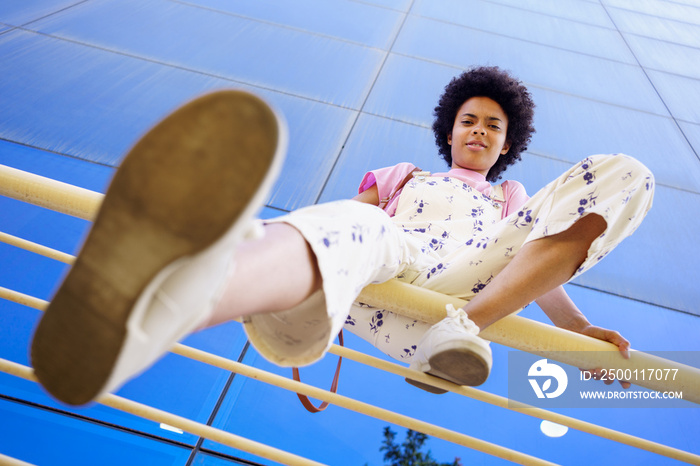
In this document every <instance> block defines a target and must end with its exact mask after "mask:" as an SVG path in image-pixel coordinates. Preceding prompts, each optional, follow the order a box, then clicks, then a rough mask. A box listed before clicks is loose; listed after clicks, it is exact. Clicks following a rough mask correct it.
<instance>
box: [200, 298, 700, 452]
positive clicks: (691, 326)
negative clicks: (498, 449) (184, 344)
mask: <svg viewBox="0 0 700 466" xmlns="http://www.w3.org/2000/svg"><path fill="white" fill-rule="evenodd" d="M568 289H569V293H570V294H571V296H572V297H573V299H574V300H575V301H576V302H577V303H578V305H579V306H580V307H581V309H583V310H584V311H585V312H586V314H587V315H588V316H589V317H590V319H591V321H592V322H594V323H596V324H598V325H602V326H606V327H608V328H613V329H617V330H620V331H621V332H623V334H624V335H626V336H628V337H629V338H630V339H632V340H633V341H634V342H635V347H638V348H643V347H645V346H647V345H653V344H654V342H655V341H657V340H658V339H664V338H667V339H668V340H667V341H669V342H670V341H673V339H674V338H676V337H678V336H679V337H680V338H682V339H683V341H684V342H686V343H687V344H685V343H684V344H682V345H680V346H678V345H677V346H675V347H674V348H678V349H684V350H697V349H698V347H697V340H696V339H695V338H694V337H693V335H694V332H697V328H698V322H697V318H694V317H692V316H689V315H686V314H681V313H668V315H667V316H665V319H667V320H665V322H663V323H661V324H660V325H659V326H658V327H656V328H655V329H654V330H653V332H650V330H649V328H648V325H649V321H650V320H648V319H656V318H658V317H656V316H658V314H659V312H661V311H660V309H658V308H655V307H653V306H650V305H648V304H643V303H640V302H635V301H631V300H626V299H623V298H620V297H616V296H611V295H608V294H604V293H600V292H596V291H593V290H589V289H585V288H580V287H574V286H569V287H568ZM611 310H614V312H611ZM589 311H590V312H589ZM523 315H526V316H527V317H530V318H535V319H537V320H542V321H546V320H547V319H546V317H544V316H543V314H542V313H541V312H540V311H539V310H538V308H537V307H536V306H531V307H529V308H527V309H526V310H525V311H523ZM676 327H678V329H680V328H681V327H683V329H682V330H680V331H681V333H682V335H680V334H679V333H677V332H678V330H677V328H676ZM346 345H347V346H348V347H350V348H353V349H356V350H359V351H362V352H365V353H368V354H371V355H374V356H378V357H383V358H386V357H385V356H382V355H381V354H379V353H378V352H377V350H376V349H374V348H373V347H372V346H370V345H369V344H368V343H366V342H364V341H362V340H359V339H358V338H357V337H355V336H353V335H351V334H346ZM492 347H493V352H494V369H493V373H492V376H491V378H490V379H489V380H488V381H487V382H486V384H485V385H484V386H482V387H480V388H483V389H485V390H487V391H489V392H491V393H496V394H499V395H502V396H504V395H505V394H506V393H507V378H508V373H507V354H508V352H509V351H510V350H509V349H508V348H505V347H502V346H500V345H495V344H494V345H492ZM326 359H327V360H324V361H322V362H321V363H319V364H317V365H314V366H312V367H308V368H304V369H302V380H303V381H304V382H308V383H310V384H312V385H315V386H319V387H327V386H328V384H329V382H330V378H331V374H332V373H333V366H334V364H335V357H333V356H329V357H328V358H326ZM246 363H248V364H253V365H254V366H255V367H260V368H263V369H265V370H269V371H271V372H273V373H278V374H282V375H283V376H285V377H289V376H290V375H289V373H290V370H289V369H279V368H277V367H275V366H272V365H270V364H269V363H267V362H265V361H264V360H262V359H261V358H260V357H259V356H256V355H255V353H252V354H250V356H247V357H246ZM234 385H235V388H234V387H232V389H231V391H230V392H229V394H228V397H230V398H228V397H227V399H226V401H225V402H224V405H223V406H222V410H221V412H220V417H219V418H217V420H216V423H215V425H216V426H217V427H220V428H224V429H226V430H227V431H230V432H233V433H236V434H240V435H244V436H246V437H249V438H253V439H255V440H258V441H264V442H266V443H270V444H272V445H273V446H276V447H280V448H283V449H287V450H292V451H294V452H295V453H298V454H301V455H302V456H307V457H310V458H312V459H315V460H318V461H322V462H324V463H328V464H363V463H364V462H368V463H369V464H381V454H380V453H379V451H378V450H379V446H380V442H381V438H382V437H381V429H382V428H383V427H384V426H385V425H388V423H387V422H383V421H377V420H374V419H371V418H367V417H365V416H363V415H359V414H353V413H350V412H349V411H346V410H345V409H340V408H336V407H333V406H331V407H329V408H328V410H327V411H325V412H323V413H322V414H316V415H310V414H308V413H306V412H305V411H304V410H303V408H302V407H301V405H300V404H299V403H298V401H297V400H296V397H295V396H294V394H292V393H290V392H287V391H283V390H279V389H277V388H274V387H270V386H267V385H265V384H262V383H259V382H256V381H254V380H250V379H245V378H241V379H240V380H238V381H236V382H234ZM339 387H340V388H339V393H340V394H342V395H348V396H352V397H355V398H357V399H359V400H361V401H365V402H368V403H372V404H377V405H379V406H382V407H385V408H387V409H392V410H395V411H397V412H399V413H403V414H407V415H411V416H415V417H417V418H419V419H421V420H425V421H427V422H434V423H438V424H440V425H442V426H445V427H447V428H450V429H454V430H456V431H458V432H462V433H465V434H467V435H473V436H475V437H477V438H482V439H485V440H487V441H491V442H495V443H497V444H502V445H506V446H508V447H510V448H515V449H518V450H521V451H524V452H526V453H529V454H533V455H536V456H538V457H543V458H546V459H550V460H552V461H557V462H559V463H561V464H577V458H579V459H580V457H581V451H580V445H581V444H583V445H586V447H588V446H591V445H596V448H603V449H606V451H607V449H609V448H613V449H619V451H618V454H621V455H631V457H634V458H635V461H639V462H641V463H644V461H652V460H653V461H655V460H656V459H657V457H656V456H654V457H651V455H650V454H649V453H646V452H643V451H640V450H636V449H633V448H631V447H626V446H616V445H615V444H614V443H613V442H610V441H607V440H605V439H600V438H597V437H594V436H590V435H587V434H580V433H577V432H575V431H570V433H569V434H567V436H565V437H564V438H562V439H561V442H564V443H566V445H567V447H566V448H564V447H557V448H552V447H550V446H549V444H547V443H546V442H548V441H549V440H546V439H545V438H544V437H543V436H542V434H541V432H540V431H539V427H538V426H539V421H538V420H536V419H534V418H529V417H527V416H524V415H520V414H518V413H514V412H510V411H507V410H504V409H500V408H496V407H493V406H490V405H487V404H485V403H480V402H477V401H474V400H470V399H468V398H463V397H458V396H453V395H444V396H434V395H429V394H427V393H425V392H422V391H420V390H418V389H415V388H413V387H410V386H408V385H407V384H405V383H404V382H403V380H401V378H400V377H397V376H392V375H388V374H385V373H382V372H380V371H377V370H374V369H371V368H366V367H363V366H361V365H358V364H356V363H354V362H351V361H347V360H346V361H345V362H344V363H343V368H342V370H341V378H340V386H339ZM241 407H245V408H246V409H241ZM662 411H665V412H662V413H653V412H651V410H642V409H639V410H626V411H625V416H621V417H622V418H625V419H620V417H618V416H608V415H606V413H607V412H608V410H606V411H605V412H603V411H601V410H590V409H581V410H577V412H576V413H571V414H573V415H574V416H576V417H585V418H587V419H589V420H591V421H593V420H594V419H595V421H594V422H596V423H599V424H602V425H604V426H608V427H612V428H616V429H620V430H622V431H624V432H631V433H633V434H634V435H640V436H642V437H644V438H650V439H654V440H656V441H661V442H664V443H668V444H671V445H674V446H678V447H682V448H687V449H690V450H691V451H697V450H698V446H697V445H696V444H695V443H694V442H695V440H694V434H692V433H689V432H687V431H678V432H676V431H677V428H676V427H673V426H672V423H673V422H679V423H680V424H681V425H682V426H683V428H684V429H687V428H693V429H694V428H695V426H696V425H697V419H696V418H695V417H694V416H693V413H692V412H689V411H688V410H682V411H683V412H681V410H662ZM673 411H675V412H673ZM567 414H569V413H567ZM628 415H629V416H632V418H634V419H635V424H634V425H631V424H628V423H627V422H626V418H627V416H628ZM657 415H659V416H660V418H659V422H661V423H662V424H664V425H666V424H668V425H669V426H670V428H671V432H669V431H662V430H658V429H656V424H655V423H654V422H651V421H652V420H653V419H655V418H656V416H657ZM480 419H481V420H483V419H489V422H488V423H484V422H480V421H479V420H480ZM674 420H675V421H674ZM340 426H349V427H347V428H341V427H340ZM392 428H393V430H394V431H398V432H400V436H399V437H398V438H397V439H398V440H401V438H402V435H403V429H400V428H397V427H395V426H393V427H392ZM674 432H675V433H677V434H678V437H675V436H674ZM309 439H312V440H309ZM543 442H545V443H543ZM576 444H579V447H578V448H574V445H576ZM327 445H333V450H332V451H328V450H327V449H326V447H327ZM429 446H430V449H431V451H432V453H433V456H434V457H435V458H438V459H441V460H443V461H446V460H448V459H449V460H451V459H452V458H454V457H455V456H457V457H460V458H461V459H462V461H463V464H470V463H475V464H485V463H486V464H490V463H489V461H492V459H489V457H487V456H486V455H483V454H481V453H477V452H473V451H471V450H468V449H466V448H463V447H460V446H456V445H451V444H446V443H444V442H440V441H438V440H437V439H435V438H431V440H430V441H429ZM204 447H206V448H211V449H214V450H216V451H220V452H223V453H227V454H232V455H235V456H241V457H243V458H249V459H252V460H259V459H257V458H254V457H250V456H246V455H245V454H243V453H240V452H238V451H236V450H233V449H229V448H226V447H222V446H220V445H217V444H214V443H212V442H208V441H205V444H204ZM569 447H570V448H569ZM625 458H627V456H625ZM470 459H471V460H472V461H471V462H467V461H468V460H470ZM661 462H662V464H663V459H661ZM204 464H206V463H204ZM214 464H216V463H214ZM266 464H267V463H266ZM496 464H499V463H496Z"/></svg>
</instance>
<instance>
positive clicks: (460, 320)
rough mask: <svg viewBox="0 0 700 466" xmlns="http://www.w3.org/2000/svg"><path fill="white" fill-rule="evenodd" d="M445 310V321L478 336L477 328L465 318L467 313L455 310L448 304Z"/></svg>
mask: <svg viewBox="0 0 700 466" xmlns="http://www.w3.org/2000/svg"><path fill="white" fill-rule="evenodd" d="M445 309H446V310H447V318H446V319H445V320H447V321H448V322H450V323H452V324H453V325H456V326H458V327H461V328H463V329H465V330H466V331H467V332H469V333H471V334H473V335H478V334H479V332H480V330H479V327H478V326H477V325H476V324H475V323H474V322H473V321H472V320H471V319H470V318H469V317H468V316H467V313H466V312H464V309H462V308H459V309H455V307H454V306H453V305H452V304H448V305H447V306H445Z"/></svg>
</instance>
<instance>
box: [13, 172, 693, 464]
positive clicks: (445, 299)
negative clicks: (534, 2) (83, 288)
mask: <svg viewBox="0 0 700 466" xmlns="http://www.w3.org/2000/svg"><path fill="white" fill-rule="evenodd" d="M0 194H2V195H5V196H8V197H12V198H14V199H19V200H23V201H26V202H29V203H32V204H35V205H40V206H42V207H46V208H49V209H51V210H55V211H58V212H62V213H65V214H68V215H73V216H76V217H80V218H83V219H87V220H90V219H92V218H94V215H95V213H96V211H97V209H98V208H99V205H100V203H101V200H102V195H101V194H99V193H95V192H93V191H89V190H85V189H82V188H77V187H75V186H71V185H68V184H65V183H61V182H58V181H55V180H50V179H47V178H44V177H41V176H38V175H33V174H29V173H26V172H22V171H20V170H16V169H13V168H9V167H5V166H3V165H0ZM0 241H2V242H6V243H8V244H11V245H14V246H17V247H20V248H23V249H26V250H29V251H32V252H35V253H37V254H41V255H44V256H46V257H51V258H53V259H56V260H59V261H62V262H65V263H68V264H70V263H72V261H73V257H72V256H70V255H68V254H65V253H62V252H60V251H55V250H53V249H50V248H47V247H45V246H41V245H38V244H35V243H32V242H29V241H26V240H23V239H21V238H17V237H14V236H11V235H7V234H4V233H0ZM0 298H4V299H7V300H10V301H14V302H17V303H20V304H23V305H26V306H29V307H33V308H36V309H42V310H43V309H45V308H46V306H47V305H48V303H47V302H46V301H44V300H41V299H38V298H34V297H31V296H27V295H24V294H22V293H18V292H16V291H13V290H8V289H6V288H0ZM361 299H362V300H363V301H364V302H367V303H368V304H371V305H374V306H377V307H381V308H384V309H388V310H391V311H393V312H396V313H399V314H403V315H406V316H408V317H411V318H414V319H420V320H423V321H426V322H437V321H439V320H440V319H442V318H443V317H444V315H445V305H446V304H448V303H451V304H453V305H455V306H456V307H461V306H463V305H464V304H465V302H464V301H462V300H459V299H457V298H453V297H449V296H445V295H441V294H439V293H435V292H432V291H428V290H425V289H421V288H418V287H414V286H411V285H407V284H405V283H401V282H398V281H390V282H387V283H384V284H382V285H371V286H369V287H367V288H366V289H365V290H364V291H363V293H362V295H361ZM482 335H483V336H484V337H485V338H487V339H489V340H491V341H494V342H497V343H500V344H503V345H506V346H509V347H512V348H516V349H520V350H523V351H528V352H532V353H536V354H538V355H542V356H544V357H549V358H551V359H555V360H559V361H560V362H563V363H566V364H571V365H574V366H576V367H587V368H594V367H606V368H613V369H618V368H620V369H631V370H634V369H635V368H645V369H648V368H650V367H657V366H658V367H661V366H663V367H664V368H676V369H678V373H677V374H678V375H677V377H676V381H674V390H682V391H683V396H684V399H686V400H689V401H693V402H695V403H700V370H698V369H696V368H693V367H690V366H685V365H682V364H679V363H676V362H673V361H668V360H664V359H661V358H657V357H655V356H652V355H649V354H645V353H642V352H636V351H635V352H632V354H631V357H630V359H629V360H625V359H623V358H621V357H620V355H619V353H618V351H617V349H616V348H615V347H614V346H613V345H610V344H609V343H606V342H602V341H600V340H596V339H593V338H589V337H586V336H583V335H579V334H576V333H573V332H568V331H566V330H561V329H558V328H555V327H552V326H549V325H545V324H541V323H538V322H534V321H531V320H529V319H525V318H523V317H519V316H509V317H506V318H504V319H502V320H501V321H499V322H497V323H496V324H493V325H491V326H490V327H489V328H487V329H486V330H484V332H482ZM564 351H566V352H572V353H570V354H572V355H575V356H574V357H568V359H567V357H562V354H566V353H562V352H564ZM601 351H602V353H601ZM172 352H173V353H176V354H180V355H182V356H185V357H189V358H192V359H195V360H198V361H201V362H204V363H207V364H211V365H214V366H217V367H220V368H223V369H225V370H228V371H232V372H234V373H237V374H241V375H244V376H246V377H251V378H254V379H256V380H260V381H262V382H265V383H269V384H272V385H275V386H278V387H281V388H284V389H287V390H291V391H293V392H297V393H301V394H304V395H307V396H312V397H314V398H318V399H320V400H323V401H328V402H330V403H333V404H335V405H337V406H341V407H344V408H347V409H351V410H354V411H357V412H359V413H363V414H366V415H369V416H373V417H376V418H379V419H382V420H384V421H387V422H391V423H394V424H397V425H401V426H403V427H407V428H410V429H413V430H416V431H420V432H423V433H425V434H427V435H431V436H435V437H438V438H442V439H444V440H448V441H450V442H453V443H456V444H459V445H463V446H465V447H468V448H472V449H475V450H478V451H482V452H484V453H488V454H491V455H494V456H497V457H500V458H504V459H507V460H510V461H514V462H516V463H520V464H528V465H529V464H533V465H541V464H551V463H549V462H547V461H545V460H542V459H539V458H535V457H533V456H530V455H526V454H524V453H521V452H518V451H515V450H511V449H508V448H505V447H502V446H499V445H496V444H493V443H489V442H486V441H483V440H480V439H477V438H474V437H470V436H467V435H464V434H461V433H459V432H455V431H451V430H448V429H445V428H442V427H439V426H436V425H433V424H429V423H426V422H423V421H420V420H417V419H414V418H410V417H407V416H404V415H400V414H397V413H394V412H392V411H388V410H385V409H382V408H380V407H376V406H372V405H369V404H367V403H363V402H360V401H357V400H354V399H351V398H348V397H344V396H342V395H338V394H334V393H330V392H328V391H326V390H322V389H319V388H316V387H313V386H310V385H307V384H303V383H301V382H295V381H293V380H290V379H287V378H284V377H281V376H278V375H276V374H272V373H269V372H265V371H262V370H260V369H256V368H253V367H250V366H247V365H244V364H241V363H237V362H235V361H231V360H228V359H225V358H221V357H219V356H215V355H212V354H209V353H205V352H203V351H200V350H197V349H194V348H190V347H187V346H184V345H176V346H175V347H174V348H173V350H172ZM554 352H556V353H554ZM586 352H588V353H589V354H596V356H597V358H596V359H595V360H592V359H590V358H588V357H586ZM592 352H595V353H592ZM331 353H334V354H337V355H339V356H342V357H344V358H348V359H352V360H355V361H357V362H360V363H362V364H367V365H370V366H372V367H375V368H378V369H380V370H384V371H387V372H391V373H394V374H397V375H400V376H402V377H409V378H411V379H414V380H418V381H420V382H424V383H427V384H431V385H434V386H437V387H439V388H443V389H446V390H449V391H452V392H454V393H457V394H460V395H464V396H467V397H471V398H474V399H476V400H480V401H484V402H486V403H490V404H492V405H495V406H500V407H503V408H506V409H510V410H513V411H517V412H521V413H523V414H526V415H529V416H533V417H537V418H540V419H545V420H548V421H552V422H555V423H558V424H561V425H565V426H567V427H570V428H572V429H577V430H580V431H582V432H587V433H590V434H593V435H598V436H601V437H604V438H607V439H610V440H613V441H617V442H620V443H624V444H627V445H631V446H634V447H637V448H640V449H644V450H647V451H650V452H654V453H657V454H660V455H664V456H667V457H670V458H674V459H677V460H680V461H685V462H688V463H691V464H697V465H700V456H698V455H695V454H692V453H689V452H685V451H682V450H679V449H676V448H672V447H668V446H666V445H662V444H659V443H656V442H651V441H649V440H645V439H642V438H639V437H635V436H632V435H628V434H625V433H622V432H618V431H615V430H613V429H608V428H604V427H601V426H598V425H595V424H592V423H588V422H585V421H580V420H577V419H574V418H571V417H568V416H564V415H561V414H557V413H553V412H549V411H546V410H543V409H539V408H534V407H529V406H527V405H523V404H515V403H513V402H512V401H509V400H508V399H507V398H503V397H500V396H497V395H494V394H491V393H488V392H484V391H482V390H478V389H475V388H471V387H461V386H457V385H455V384H452V383H450V382H447V381H443V380H437V379H435V378H434V377H430V376H428V375H426V374H423V373H420V372H415V371H412V370H410V369H408V368H406V367H403V366H400V365H398V364H393V363H390V362H387V361H384V360H381V359H378V358H374V357H371V356H369V355H366V354H363V353H359V352H357V351H353V350H351V349H348V348H343V347H339V346H334V347H333V348H332V349H331ZM600 355H603V359H601V358H600ZM607 355H609V356H607ZM564 359H567V360H564ZM0 370H1V371H3V372H7V373H9V374H13V375H16V376H18V377H22V378H25V379H29V380H35V378H34V375H33V371H32V369H31V368H29V367H26V366H22V365H19V364H16V363H13V362H11V361H6V360H3V359H0ZM641 385H642V386H645V387H646V388H650V389H654V390H663V389H664V388H665V387H664V384H663V383H658V382H657V381H650V383H647V384H641ZM98 401H99V402H100V403H103V404H105V405H107V406H112V407H114V408H117V409H121V410H123V411H127V412H130V413H132V414H136V415H139V416H142V417H145V418H147V419H151V420H154V421H156V422H162V423H165V424H168V425H171V426H174V427H177V428H180V429H182V430H183V431H187V432H191V433H193V434H195V435H199V436H201V437H204V438H207V439H210V440H213V441H216V442H219V443H222V444H224V445H228V446H231V447H234V448H237V449H240V450H243V451H247V452H250V453H253V454H255V455H258V456H260V457H263V458H267V459H270V460H273V461H277V462H281V463H284V464H290V465H296V464H299V465H309V464H318V463H315V462H313V461H311V460H308V459H305V458H301V457H298V456H296V455H292V454H290V453H287V452H283V451H280V450H277V449H275V448H272V447H270V446H267V445H262V444H259V443H257V442H253V441H250V440H248V439H245V438H242V437H239V436H236V435H234V434H231V433H228V432H224V431H221V430H219V429H215V428H213V427H211V426H206V425H203V424H199V423H196V422H193V421H191V420H188V419H185V418H182V417H180V416H176V415H173V414H170V413H167V412H163V411H161V410H157V409H155V408H152V407H149V406H145V405H142V404H139V403H136V402H133V401H129V400H126V399H124V398H121V397H117V396H115V395H106V396H105V397H103V398H102V399H100V400H98ZM17 464H21V462H20V463H17Z"/></svg>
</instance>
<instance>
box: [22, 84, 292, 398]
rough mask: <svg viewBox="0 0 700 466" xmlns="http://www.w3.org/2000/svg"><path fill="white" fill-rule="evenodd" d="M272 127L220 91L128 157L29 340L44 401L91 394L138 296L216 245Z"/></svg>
mask: <svg viewBox="0 0 700 466" xmlns="http://www.w3.org/2000/svg"><path fill="white" fill-rule="evenodd" d="M277 121H278V120H277V117H276V116H275V114H274V112H273V111H272V110H270V109H269V107H268V106H267V105H266V104H265V103H264V102H262V101H261V100H260V99H258V98H257V97H255V96H252V95H250V94H247V93H244V92H239V91H220V92H215V93H212V94H208V95H205V96H202V97H200V98H198V99H195V100H193V101H191V102H190V103H188V104H186V105H184V106H183V107H181V108H179V109H178V110H176V111H175V112H174V113H172V114H171V115H169V116H168V117H167V118H165V119H164V120H163V121H161V122H160V123H159V124H157V125H156V126H155V127H154V128H153V129H151V131H149V132H148V133H147V134H146V135H145V136H144V137H143V138H142V139H141V140H140V141H139V142H138V143H137V144H136V145H135V146H134V147H133V149H132V150H131V151H130V152H129V154H128V155H127V157H126V158H125V159H124V161H123V162H122V164H121V166H120V168H119V170H118V171H117V173H116V174H115V176H114V178H113V180H112V183H111V184H110V187H109V189H108V191H107V193H106V195H105V198H104V201H103V203H102V206H101V208H100V211H99V213H98V215H97V218H96V219H95V222H94V224H93V226H92V229H91V231H90V234H89V235H88V237H87V239H86V240H85V243H84V245H83V248H82V250H81V252H80V254H79V256H78V257H77V259H76V261H75V264H74V265H73V267H72V268H71V270H70V272H69V273H68V275H67V276H66V278H65V280H64V282H63V284H62V286H61V288H60V289H59V291H58V292H57V293H56V296H55V297H54V298H53V300H52V301H51V304H50V305H49V307H48V309H47V311H46V313H45V315H44V316H43V318H42V319H41V322H40V323H39V326H38V327H37V330H36V332H35V336H34V339H33V342H32V347H31V359H32V364H33V366H34V370H35V373H36V376H37V378H38V379H39V381H40V383H41V384H42V385H43V386H44V388H45V389H46V390H47V391H48V392H49V393H51V394H52V395H53V396H54V397H56V398H57V399H59V400H61V401H63V402H65V403H68V404H71V405H82V404H85V403H87V402H89V401H90V400H92V399H94V398H95V397H96V396H97V395H98V394H99V393H100V391H101V390H102V389H103V387H104V386H105V383H106V381H107V380H108V378H109V376H110V374H111V372H112V369H113V368H114V365H115V362H116V360H117V358H118V356H119V353H120V350H121V348H122V346H123V343H124V341H125V339H126V338H127V321H128V319H129V316H130V313H131V311H132V309H133V308H134V304H135V303H136V302H137V300H138V299H139V296H140V295H141V293H142V292H143V290H144V289H145V288H146V287H147V286H148V284H149V283H150V282H151V280H153V278H154V277H155V276H156V275H157V274H158V273H159V272H160V271H161V270H162V269H163V268H164V267H166V266H167V265H168V264H170V263H172V262H173V261H175V260H177V259H179V258H181V257H184V256H189V255H193V254H196V253H198V252H200V251H202V250H204V249H205V248H207V247H208V246H210V245H211V244H213V243H214V242H216V241H217V240H218V239H219V238H221V237H222V236H223V235H224V234H225V233H226V232H227V231H228V230H229V228H230V227H231V226H232V225H233V224H235V222H236V220H237V219H238V217H239V215H240V214H241V212H243V211H244V210H245V209H246V207H247V205H248V203H249V201H250V200H251V198H253V197H254V195H255V193H256V192H257V190H258V187H259V186H260V185H261V183H262V182H263V180H264V179H265V176H266V174H267V171H268V167H269V166H270V164H271V163H272V160H273V158H274V156H275V153H276V149H277V142H278V141H277V139H278V137H279V134H278V123H277Z"/></svg>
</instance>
